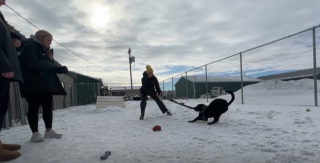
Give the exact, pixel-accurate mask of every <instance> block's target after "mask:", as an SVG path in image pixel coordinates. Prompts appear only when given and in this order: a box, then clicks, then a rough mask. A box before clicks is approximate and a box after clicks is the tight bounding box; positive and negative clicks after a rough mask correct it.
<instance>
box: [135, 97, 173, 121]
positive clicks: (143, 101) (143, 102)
mask: <svg viewBox="0 0 320 163" xmlns="http://www.w3.org/2000/svg"><path fill="white" fill-rule="evenodd" d="M140 94H141V104H140V108H141V115H142V116H144V113H145V110H146V106H147V100H148V96H147V94H145V93H144V92H140ZM151 98H152V99H153V100H154V101H155V102H156V103H157V105H158V106H159V108H160V110H161V111H162V113H163V114H164V113H166V112H168V109H167V107H166V106H165V105H164V103H163V102H162V101H161V100H160V99H159V98H158V97H157V96H151Z"/></svg>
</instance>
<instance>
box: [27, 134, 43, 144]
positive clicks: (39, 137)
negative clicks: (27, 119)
mask: <svg viewBox="0 0 320 163" xmlns="http://www.w3.org/2000/svg"><path fill="white" fill-rule="evenodd" d="M30 141H32V142H42V141H44V138H43V136H42V135H41V134H40V133H39V132H37V133H35V134H33V135H32V137H31V140H30Z"/></svg>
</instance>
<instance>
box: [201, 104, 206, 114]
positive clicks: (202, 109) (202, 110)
mask: <svg viewBox="0 0 320 163" xmlns="http://www.w3.org/2000/svg"><path fill="white" fill-rule="evenodd" d="M206 109H207V106H206V105H203V107H202V108H201V110H200V113H203V112H204V111H205V110H206Z"/></svg>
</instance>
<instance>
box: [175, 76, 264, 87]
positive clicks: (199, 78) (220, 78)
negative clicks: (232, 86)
mask: <svg viewBox="0 0 320 163" xmlns="http://www.w3.org/2000/svg"><path fill="white" fill-rule="evenodd" d="M182 78H184V79H185V78H186V77H185V76H182V77H181V78H180V79H179V80H178V81H177V83H178V82H179V81H180V80H181V79H182ZM187 79H188V80H189V81H191V82H194V83H205V82H206V77H205V76H188V78H187ZM207 81H208V82H209V83H217V82H241V77H240V76H208V79H207ZM243 81H244V82H262V81H263V80H261V79H257V78H251V77H248V76H243ZM177 83H176V84H177ZM176 84H175V85H176Z"/></svg>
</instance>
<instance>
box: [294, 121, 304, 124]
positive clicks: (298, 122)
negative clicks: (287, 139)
mask: <svg viewBox="0 0 320 163" xmlns="http://www.w3.org/2000/svg"><path fill="white" fill-rule="evenodd" d="M305 123H306V122H305V121H294V124H299V125H300V124H305Z"/></svg>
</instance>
